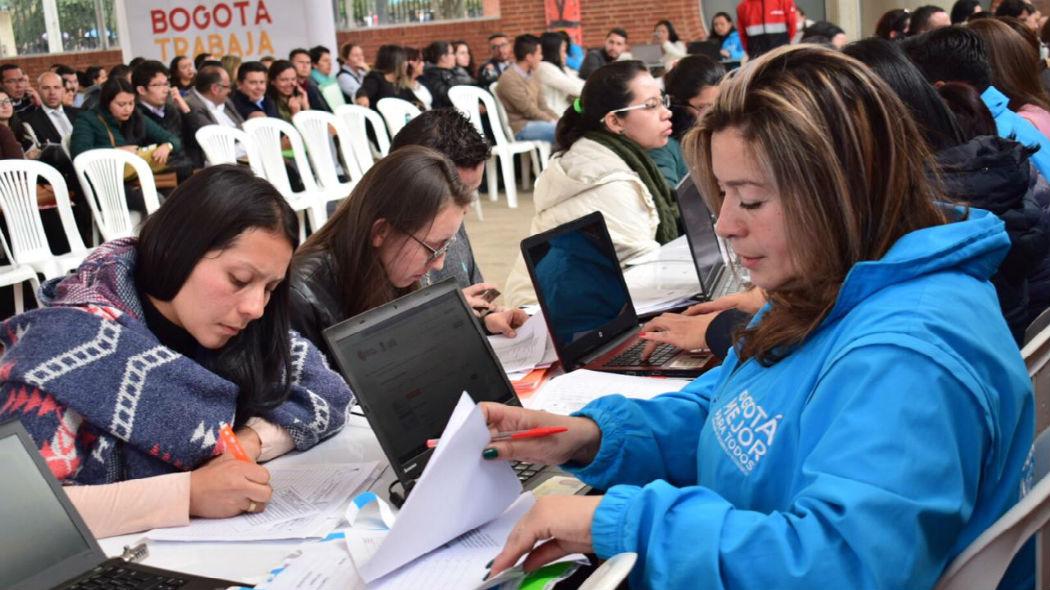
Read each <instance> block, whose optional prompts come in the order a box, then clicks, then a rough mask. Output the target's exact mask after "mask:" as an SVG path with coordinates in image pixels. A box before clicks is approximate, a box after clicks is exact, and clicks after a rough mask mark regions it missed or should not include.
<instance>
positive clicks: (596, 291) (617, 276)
mask: <svg viewBox="0 0 1050 590" xmlns="http://www.w3.org/2000/svg"><path fill="white" fill-rule="evenodd" d="M521 248H522V253H523V255H524V257H525V261H526V264H527V265H528V267H529V273H530V275H531V277H532V285H533V287H534V288H535V289H536V295H537V296H538V297H539V300H540V304H541V306H542V307H543V313H544V315H545V316H546V320H547V326H548V327H549V328H550V333H551V337H552V338H553V339H554V346H555V349H556V350H557V351H558V356H559V358H560V359H561V361H562V363H563V364H565V365H566V366H567V369H568V370H571V369H573V368H575V360H576V359H579V358H580V357H582V356H584V355H586V354H588V353H590V352H591V351H593V350H595V349H596V348H597V347H599V346H600V345H601V344H602V343H604V342H607V341H609V340H611V339H613V338H615V337H616V336H617V335H619V334H621V333H623V332H624V331H626V330H629V329H633V328H634V327H636V326H637V325H638V317H637V316H636V315H635V312H634V306H633V305H632V304H631V296H630V293H629V292H628V291H627V285H626V283H625V282H624V279H623V272H622V271H621V270H620V263H619V260H618V259H617V257H616V249H615V247H614V246H613V244H612V240H611V239H610V237H609V231H608V230H607V229H606V227H605V218H604V217H602V215H601V213H591V214H590V215H587V216H585V217H581V218H580V219H577V220H575V221H572V222H569V223H567V224H564V225H562V226H559V227H557V228H555V229H553V230H551V231H549V232H544V233H542V234H538V235H535V236H532V237H529V238H526V239H525V240H524V241H522V243H521Z"/></svg>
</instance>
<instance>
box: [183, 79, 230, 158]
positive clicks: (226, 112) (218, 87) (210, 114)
mask: <svg viewBox="0 0 1050 590" xmlns="http://www.w3.org/2000/svg"><path fill="white" fill-rule="evenodd" d="M186 104H188V105H189V107H190V110H189V112H187V113H186V115H185V117H184V118H185V120H186V141H185V143H184V145H186V146H187V148H188V149H187V153H188V155H189V156H190V159H191V160H192V161H193V164H194V166H196V167H201V166H204V154H203V153H202V151H201V148H200V145H198V143H197V130H198V129H200V128H201V127H204V126H206V125H222V126H223V127H230V128H233V129H240V128H241V125H243V124H244V119H243V118H242V117H241V114H240V113H239V112H237V108H236V107H235V106H234V105H233V101H232V100H230V75H229V73H227V72H226V69H225V68H223V67H221V66H204V67H203V68H201V70H200V71H199V72H197V77H196V78H195V79H194V84H193V88H192V89H191V90H190V91H189V93H188V94H187V95H186ZM244 155H245V154H244V148H243V147H242V146H241V145H240V144H239V143H238V144H237V157H238V158H241V157H244Z"/></svg>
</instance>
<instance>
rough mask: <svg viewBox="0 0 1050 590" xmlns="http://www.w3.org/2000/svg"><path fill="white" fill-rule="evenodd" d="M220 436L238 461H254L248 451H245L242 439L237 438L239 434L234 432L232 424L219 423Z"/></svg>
mask: <svg viewBox="0 0 1050 590" xmlns="http://www.w3.org/2000/svg"><path fill="white" fill-rule="evenodd" d="M219 437H220V438H221V439H222V442H223V445H225V447H226V451H227V452H229V453H231V454H232V455H233V458H234V459H237V460H238V461H245V462H247V463H254V462H255V461H252V459H251V457H249V456H248V453H246V452H245V451H244V447H242V446H241V441H239V440H237V435H236V434H234V433H233V429H232V428H230V425H229V424H227V423H225V422H223V423H222V424H220V425H219Z"/></svg>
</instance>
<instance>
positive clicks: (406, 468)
mask: <svg viewBox="0 0 1050 590" xmlns="http://www.w3.org/2000/svg"><path fill="white" fill-rule="evenodd" d="M324 338H325V340H326V341H327V342H328V346H329V347H330V348H331V350H332V354H333V356H334V357H335V361H336V364H337V365H338V366H339V369H340V371H341V373H342V375H343V377H344V378H346V381H347V383H349V384H350V389H351V390H353V392H354V395H355V396H356V398H357V402H358V403H359V404H360V405H361V409H362V410H363V411H364V414H365V417H366V418H368V423H369V425H370V426H371V427H372V431H373V432H375V435H376V438H378V439H379V444H380V445H381V446H382V447H383V452H384V453H385V454H386V457H387V459H388V460H389V461H390V465H391V466H392V467H393V469H394V472H395V473H396V474H397V478H398V480H399V481H400V482H401V484H402V486H403V487H404V488H405V490H406V491H409V490H411V488H412V485H413V484H414V483H415V480H416V479H418V478H419V476H420V475H422V474H423V468H424V467H426V464H427V461H428V460H429V459H430V456H431V454H433V452H434V450H433V449H430V448H427V440H428V439H433V438H438V437H440V436H441V433H442V431H443V430H444V429H445V425H446V424H448V420H449V418H451V417H452V411H453V410H454V409H455V407H456V403H457V402H458V401H459V398H460V395H461V394H462V393H463V392H464V391H466V392H467V393H468V394H470V397H471V398H473V400H474V401H475V402H484V401H489V402H497V403H501V404H506V405H511V406H520V405H521V401H520V400H519V399H518V396H517V395H516V394H515V393H514V388H513V387H512V386H511V384H510V381H509V380H508V379H507V375H506V373H504V371H503V366H502V365H501V364H500V362H499V359H498V358H497V357H496V353H495V352H494V351H493V350H492V346H491V345H490V344H489V341H488V338H486V337H485V334H484V333H483V332H482V329H481V326H480V325H479V324H478V322H477V321H475V320H474V317H473V315H472V313H471V311H470V308H469V307H468V306H467V302H466V300H465V299H464V298H463V294H462V293H461V292H460V290H459V286H458V285H457V284H456V282H455V279H453V278H449V279H446V280H444V281H442V282H440V283H436V284H434V285H431V286H429V287H427V288H425V289H420V290H418V291H415V292H413V293H409V294H408V295H405V296H404V297H401V298H399V299H396V300H394V301H391V302H390V303H387V304H386V305H382V306H380V307H377V308H375V309H372V310H369V311H366V312H364V313H362V314H359V315H356V316H354V317H352V318H350V319H348V320H346V321H344V322H341V323H339V324H336V325H334V326H332V327H330V328H328V329H327V330H325V331H324ZM513 466H514V469H515V471H516V472H517V473H518V479H520V480H521V481H522V484H523V485H524V487H525V488H526V489H532V488H535V487H536V486H538V485H539V484H541V483H543V482H544V481H546V480H547V479H549V478H550V477H552V476H554V475H559V474H560V475H565V473H564V472H562V471H560V470H558V469H557V468H555V467H547V466H542V465H533V464H530V463H520V462H515V463H513Z"/></svg>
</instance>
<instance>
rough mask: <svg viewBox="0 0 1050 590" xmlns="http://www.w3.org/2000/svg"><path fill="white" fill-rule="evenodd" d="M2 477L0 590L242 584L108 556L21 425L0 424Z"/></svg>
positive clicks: (155, 589)
mask: <svg viewBox="0 0 1050 590" xmlns="http://www.w3.org/2000/svg"><path fill="white" fill-rule="evenodd" d="M0 473H3V474H4V476H3V477H2V478H0V523H3V526H2V527H0V538H2V541H0V546H2V547H3V551H0V588H6V589H8V590H43V589H52V588H54V589H58V588H61V589H74V588H77V589H79V588H107V589H108V588H128V589H132V588H134V589H139V588H141V589H147V588H148V589H150V590H175V589H179V590H206V589H207V590H210V589H219V588H228V587H230V586H244V584H241V583H239V582H231V581H227V580H216V579H211V578H202V577H199V576H191V575H188V574H182V573H178V572H173V571H170V570H163V569H159V568H154V567H149V566H145V565H141V564H137V563H127V562H125V561H123V560H122V559H120V558H112V559H110V558H107V557H106V554H105V553H103V552H102V549H101V548H100V547H99V545H98V542H97V541H96V540H95V537H94V535H92V534H91V531H90V530H88V528H87V525H86V524H84V520H83V519H82V518H81V517H80V514H79V513H78V512H77V510H76V508H74V507H73V504H72V502H70V501H69V498H68V497H67V496H66V494H65V492H63V491H62V489H61V486H60V485H59V483H58V481H57V480H56V479H55V478H54V476H53V475H52V474H51V470H50V469H48V466H47V463H45V462H44V458H43V457H42V456H41V455H40V453H39V452H38V451H37V448H36V445H35V443H34V442H33V440H32V438H30V436H29V433H28V432H26V429H25V428H24V427H23V426H22V423H21V422H19V421H18V420H17V419H16V420H8V421H6V422H3V423H0Z"/></svg>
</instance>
